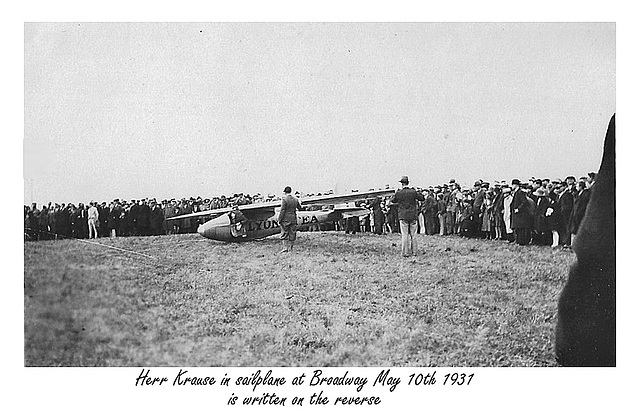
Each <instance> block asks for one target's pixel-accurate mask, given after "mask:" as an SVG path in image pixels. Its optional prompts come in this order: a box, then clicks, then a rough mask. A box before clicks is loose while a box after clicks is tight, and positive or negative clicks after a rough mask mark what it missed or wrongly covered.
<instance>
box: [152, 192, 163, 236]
mask: <svg viewBox="0 0 640 415" xmlns="http://www.w3.org/2000/svg"><path fill="white" fill-rule="evenodd" d="M163 222H164V211H163V210H162V208H161V207H160V205H158V204H157V203H156V201H155V200H154V201H152V202H151V214H150V216H149V229H150V232H149V234H150V235H160V233H161V231H162V223H163Z"/></svg>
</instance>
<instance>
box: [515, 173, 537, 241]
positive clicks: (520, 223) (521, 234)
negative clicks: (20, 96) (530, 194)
mask: <svg viewBox="0 0 640 415" xmlns="http://www.w3.org/2000/svg"><path fill="white" fill-rule="evenodd" d="M511 185H512V186H513V189H514V192H513V200H512V201H511V227H512V228H513V231H514V233H515V237H516V243H517V244H518V245H527V244H528V243H529V241H530V240H531V228H533V212H532V210H531V209H530V206H529V200H530V199H528V198H527V195H526V194H525V192H524V191H523V190H522V187H521V184H520V180H518V179H513V180H512V181H511ZM531 204H533V201H531Z"/></svg>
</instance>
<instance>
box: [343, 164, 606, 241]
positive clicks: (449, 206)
mask: <svg viewBox="0 0 640 415" xmlns="http://www.w3.org/2000/svg"><path fill="white" fill-rule="evenodd" d="M595 180H596V173H589V174H588V175H587V176H584V177H581V178H580V179H579V180H576V178H575V177H574V176H568V177H566V179H565V180H561V179H556V180H550V179H539V178H534V177H532V178H531V179H530V180H529V181H528V182H520V180H518V179H513V180H512V181H511V182H510V183H507V182H506V181H502V182H494V183H493V184H491V183H489V182H485V181H483V180H478V181H476V182H475V183H474V185H473V187H471V188H466V187H462V186H461V185H460V184H458V183H456V181H455V179H451V180H450V181H449V183H447V184H443V185H438V186H430V187H428V188H426V189H422V188H418V189H417V190H419V191H421V192H422V193H423V195H424V196H425V200H424V202H418V211H419V215H418V229H419V230H418V232H419V233H423V234H428V235H434V234H438V235H441V236H445V235H460V236H465V237H481V238H487V239H502V240H506V241H509V242H517V243H518V244H520V245H526V244H530V243H533V244H537V245H552V246H563V247H569V246H570V245H571V238H572V235H575V234H576V233H577V231H578V227H579V226H580V222H581V221H582V218H583V217H584V214H585V211H586V207H587V204H588V202H589V195H590V190H589V189H590V188H591V186H592V185H593V184H594V183H595ZM390 199H391V198H387V199H386V200H376V201H373V203H369V204H368V205H367V206H368V207H369V208H370V210H371V215H370V216H369V217H364V218H361V220H360V223H359V225H360V226H359V229H360V230H361V231H368V230H369V229H371V230H372V231H373V232H374V233H378V234H381V233H393V232H399V223H398V218H397V211H396V207H395V206H394V205H393V204H391V203H390ZM354 225H355V224H351V225H349V224H347V229H345V231H346V232H352V233H353V232H354V229H355V227H354Z"/></svg>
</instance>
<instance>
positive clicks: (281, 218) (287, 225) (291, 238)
mask: <svg viewBox="0 0 640 415" xmlns="http://www.w3.org/2000/svg"><path fill="white" fill-rule="evenodd" d="M283 192H284V197H283V198H282V203H281V204H280V214H279V215H278V223H279V224H280V240H282V251H280V252H281V253H283V252H289V251H292V250H293V243H294V242H295V240H296V228H297V225H298V217H297V215H296V210H298V209H300V210H302V206H300V202H299V201H298V199H296V198H295V197H294V196H292V195H291V187H289V186H287V187H285V188H284V191H283Z"/></svg>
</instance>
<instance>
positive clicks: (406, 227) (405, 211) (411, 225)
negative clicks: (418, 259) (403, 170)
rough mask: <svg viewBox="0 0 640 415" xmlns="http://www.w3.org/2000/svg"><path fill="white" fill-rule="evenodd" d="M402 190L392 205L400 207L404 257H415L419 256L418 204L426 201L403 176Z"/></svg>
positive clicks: (399, 216) (398, 192) (392, 200)
mask: <svg viewBox="0 0 640 415" xmlns="http://www.w3.org/2000/svg"><path fill="white" fill-rule="evenodd" d="M400 183H401V184H402V189H400V190H398V191H397V192H396V194H395V195H394V196H393V199H391V203H393V204H395V205H397V206H398V219H399V221H400V233H401V234H402V256H404V257H408V256H411V255H413V256H415V255H417V254H418V240H417V238H416V233H417V231H418V209H417V202H418V201H424V196H423V195H422V194H421V193H419V192H417V191H416V189H414V188H410V187H409V178H408V177H407V176H402V178H401V179H400Z"/></svg>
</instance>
